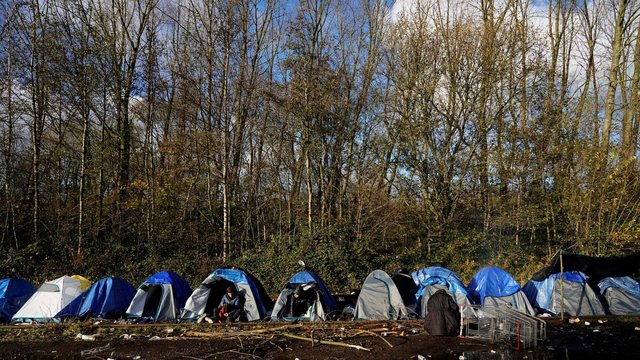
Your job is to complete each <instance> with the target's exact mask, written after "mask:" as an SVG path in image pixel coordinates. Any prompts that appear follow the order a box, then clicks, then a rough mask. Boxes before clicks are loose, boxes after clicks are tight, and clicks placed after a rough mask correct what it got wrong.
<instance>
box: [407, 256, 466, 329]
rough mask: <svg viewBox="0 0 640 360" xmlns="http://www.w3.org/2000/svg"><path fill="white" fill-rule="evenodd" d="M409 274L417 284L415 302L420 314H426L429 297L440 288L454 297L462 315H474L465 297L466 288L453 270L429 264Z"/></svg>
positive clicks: (423, 315)
mask: <svg viewBox="0 0 640 360" xmlns="http://www.w3.org/2000/svg"><path fill="white" fill-rule="evenodd" d="M411 276H412V277H413V280H414V281H415V283H416V284H417V285H418V291H417V292H416V302H417V303H418V304H419V308H418V309H419V313H420V316H422V317H425V316H426V315H427V313H428V311H427V302H428V301H429V297H430V296H431V295H433V294H434V293H435V292H436V291H438V290H440V289H443V290H445V291H446V292H447V293H448V294H449V296H451V297H452V298H453V299H454V301H455V302H456V303H457V304H458V307H460V313H461V314H462V316H463V317H473V316H475V311H474V310H473V307H472V306H471V301H469V298H467V289H466V288H465V286H464V284H463V283H462V280H460V278H459V277H458V275H456V274H455V273H454V272H453V271H451V270H449V269H445V268H443V267H440V266H430V267H428V268H422V269H420V270H418V271H415V272H413V273H412V274H411Z"/></svg>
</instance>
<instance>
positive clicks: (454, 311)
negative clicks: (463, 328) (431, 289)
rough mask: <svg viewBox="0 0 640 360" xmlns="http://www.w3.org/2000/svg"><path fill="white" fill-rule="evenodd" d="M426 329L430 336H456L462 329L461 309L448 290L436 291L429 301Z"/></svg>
mask: <svg viewBox="0 0 640 360" xmlns="http://www.w3.org/2000/svg"><path fill="white" fill-rule="evenodd" d="M427 312H428V313H427V316H425V318H424V329H425V330H426V331H427V333H429V335H435V336H456V334H457V333H458V330H459V328H460V308H458V305H457V304H456V302H455V301H453V298H452V297H451V295H449V294H448V293H447V291H446V290H444V289H440V290H438V291H436V292H435V293H434V294H433V295H431V297H430V298H429V300H428V301H427Z"/></svg>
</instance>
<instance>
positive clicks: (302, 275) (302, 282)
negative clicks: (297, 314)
mask: <svg viewBox="0 0 640 360" xmlns="http://www.w3.org/2000/svg"><path fill="white" fill-rule="evenodd" d="M297 286H302V288H303V289H304V290H305V292H307V293H309V296H312V297H313V299H315V300H314V302H313V306H312V309H311V312H309V314H308V315H309V316H304V317H302V318H298V319H297V320H311V321H316V320H326V318H327V314H329V313H330V312H332V311H334V310H335V309H336V307H337V303H336V300H335V299H334V298H333V296H331V293H330V292H329V289H327V286H326V285H325V283H324V281H322V279H321V278H320V277H319V276H318V275H316V274H315V273H313V272H311V271H309V270H303V271H300V272H297V273H296V274H295V275H293V276H292V277H291V279H289V281H288V282H287V283H286V284H285V286H284V289H282V291H281V292H280V295H279V296H278V299H277V300H276V303H275V306H274V307H273V312H272V314H271V319H273V320H277V319H283V313H284V310H285V305H286V303H287V297H289V296H290V295H291V294H292V293H293V291H294V289H295V288H296V287H297Z"/></svg>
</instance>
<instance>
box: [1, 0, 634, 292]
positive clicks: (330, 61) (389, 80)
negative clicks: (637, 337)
mask: <svg viewBox="0 0 640 360" xmlns="http://www.w3.org/2000/svg"><path fill="white" fill-rule="evenodd" d="M639 16H640V1H637V0H545V1H537V0H472V1H466V0H413V1H410V0H404V1H403V0H398V1H395V3H394V2H393V1H383V0H298V1H294V0H175V1H169V0H3V1H1V2H0V147H1V155H0V233H1V234H0V252H1V253H2V256H0V275H1V276H0V277H7V276H19V277H23V278H28V279H31V280H32V281H34V282H39V281H43V280H45V279H50V278H54V277H57V276H60V275H62V274H71V273H79V274H81V275H84V276H87V277H89V278H91V279H93V280H97V279H99V278H100V277H102V276H106V275H118V276H122V277H124V278H126V279H128V280H129V281H131V282H132V283H134V284H138V283H140V282H141V281H142V280H144V279H145V278H146V277H147V276H149V275H151V274H153V273H154V272H156V271H159V270H162V269H171V270H174V271H176V272H178V273H179V274H181V275H182V276H185V277H186V278H187V279H189V281H190V282H191V283H192V285H195V284H197V283H198V282H199V281H201V280H202V279H204V277H206V275H208V274H209V273H210V272H211V271H213V270H214V269H215V268H217V267H219V266H222V265H224V264H229V265H236V266H241V267H244V268H246V269H248V270H250V271H251V272H252V273H254V275H256V277H258V278H259V279H260V280H261V281H262V282H263V283H264V285H265V286H266V287H267V289H270V290H272V291H275V290H276V289H278V288H279V287H280V286H281V285H282V284H284V282H286V279H287V278H288V277H289V276H290V275H291V274H292V272H293V271H295V270H296V269H297V266H298V265H297V264H296V262H297V260H304V261H305V262H306V263H307V265H309V266H310V267H311V268H313V269H315V270H316V271H317V272H318V273H319V274H321V276H322V277H323V278H324V279H325V280H326V281H327V283H328V284H329V286H330V287H331V288H332V289H334V291H348V290H350V289H352V288H357V287H359V286H360V284H361V283H362V281H363V279H364V278H365V276H366V274H368V273H369V272H370V271H372V270H374V269H377V268H381V269H385V270H388V271H389V270H394V269H398V268H400V267H406V268H409V269H417V268H418V267H422V266H426V265H429V264H434V263H438V264H443V265H445V266H448V267H449V268H451V269H452V270H454V271H456V272H457V273H459V274H460V275H461V277H463V280H468V279H469V278H470V277H471V276H472V275H473V274H474V273H475V272H476V271H477V270H479V269H480V268H481V267H482V266H486V265H497V266H501V267H503V268H505V269H506V270H507V271H510V272H511V273H512V274H514V276H515V277H516V278H517V279H519V280H520V281H525V280H527V279H528V278H529V277H530V276H531V275H532V274H533V273H534V272H535V271H537V270H539V269H540V268H542V267H543V266H544V265H546V264H547V262H548V260H549V259H550V258H551V257H552V256H553V255H554V254H555V253H556V252H557V251H558V250H560V249H564V250H568V251H572V252H575V253H581V254H587V255H598V256H599V255H624V254H627V253H630V252H637V251H639V250H640V241H639V240H638V238H639V237H640V223H639V220H640V180H639V177H638V174H639V171H640V162H639V161H638V158H637V155H638V150H639V149H638V130H639V127H640V116H639V115H640V114H639V112H640V105H639V104H640V99H639V97H640V18H639Z"/></svg>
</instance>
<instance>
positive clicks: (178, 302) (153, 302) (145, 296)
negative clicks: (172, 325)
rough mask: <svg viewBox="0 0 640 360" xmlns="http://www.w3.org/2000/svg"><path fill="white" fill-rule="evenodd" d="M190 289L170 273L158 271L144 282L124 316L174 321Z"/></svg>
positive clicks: (156, 320) (185, 283) (184, 282)
mask: <svg viewBox="0 0 640 360" xmlns="http://www.w3.org/2000/svg"><path fill="white" fill-rule="evenodd" d="M190 294H191V287H190V286H189V283H187V282H186V281H185V280H184V279H183V278H181V277H180V276H179V275H178V274H176V273H174V272H172V271H160V272H158V273H156V274H154V275H152V276H151V277H150V278H148V279H147V280H145V281H144V282H143V283H142V285H140V287H138V291H137V292H136V294H135V295H134V297H133V300H131V304H129V308H127V311H126V314H127V317H128V318H131V319H149V320H151V321H155V322H165V321H175V320H176V318H177V316H178V314H179V313H180V310H181V309H182V308H183V307H184V304H185V301H186V300H187V298H188V297H189V295H190Z"/></svg>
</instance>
